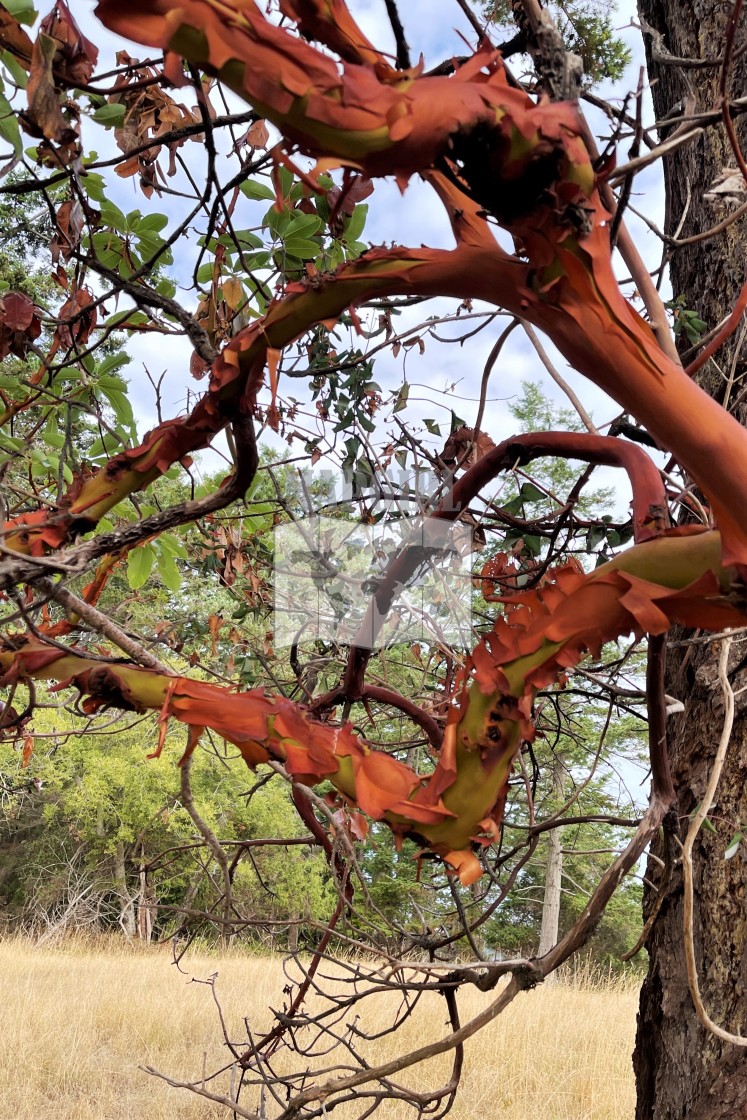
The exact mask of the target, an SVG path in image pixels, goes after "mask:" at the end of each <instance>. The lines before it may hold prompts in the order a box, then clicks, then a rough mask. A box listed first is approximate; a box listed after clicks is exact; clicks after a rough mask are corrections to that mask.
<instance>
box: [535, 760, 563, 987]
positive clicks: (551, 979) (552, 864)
mask: <svg viewBox="0 0 747 1120" xmlns="http://www.w3.org/2000/svg"><path fill="white" fill-rule="evenodd" d="M564 773H565V767H564V765H563V759H562V757H561V756H560V755H557V754H556V755H555V762H554V764H553V770H552V789H553V806H554V807H559V806H560V805H561V804H562V801H563V775H564ZM562 833H563V829H562V828H553V829H552V830H551V832H550V835H549V837H548V847H547V861H546V863H545V893H544V895H543V897H542V925H541V927H540V939H539V949H538V950H537V955H538V956H540V957H542V956H544V955H545V953H549V951H550V950H551V949H552V947H553V945H556V944H557V941H558V932H559V929H560V890H561V886H562V880H563V849H562ZM556 979H557V976H556V974H555V973H554V972H551V973H550V975H549V976H547V977H546V979H545V984H554V983H555V981H556Z"/></svg>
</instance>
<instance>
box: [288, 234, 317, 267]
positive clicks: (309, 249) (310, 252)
mask: <svg viewBox="0 0 747 1120" xmlns="http://www.w3.org/2000/svg"><path fill="white" fill-rule="evenodd" d="M285 251H286V253H287V254H288V256H289V257H298V258H299V259H300V260H302V261H304V260H310V259H312V258H313V257H317V256H319V252H320V249H319V246H318V245H317V243H316V241H308V240H307V239H306V238H304V237H289V238H288V240H287V241H286V242H285Z"/></svg>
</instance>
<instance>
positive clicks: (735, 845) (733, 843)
mask: <svg viewBox="0 0 747 1120" xmlns="http://www.w3.org/2000/svg"><path fill="white" fill-rule="evenodd" d="M743 840H744V833H743V832H735V833H734V835H733V836H732V838H731V840H730V841H729V844H728V847H727V849H726V851H725V852H724V859H733V857H734V856H735V855H736V854H737V852H738V851H739V846H740V844H741V843H742V841H743Z"/></svg>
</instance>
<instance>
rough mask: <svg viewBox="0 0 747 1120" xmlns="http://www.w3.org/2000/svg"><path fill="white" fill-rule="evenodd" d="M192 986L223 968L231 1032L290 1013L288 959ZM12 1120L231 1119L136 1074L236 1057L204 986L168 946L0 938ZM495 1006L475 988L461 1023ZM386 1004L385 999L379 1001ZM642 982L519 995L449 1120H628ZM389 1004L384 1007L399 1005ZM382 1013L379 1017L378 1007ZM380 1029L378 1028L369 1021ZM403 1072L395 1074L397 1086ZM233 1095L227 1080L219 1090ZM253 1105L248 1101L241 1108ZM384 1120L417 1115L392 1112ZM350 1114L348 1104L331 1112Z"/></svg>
mask: <svg viewBox="0 0 747 1120" xmlns="http://www.w3.org/2000/svg"><path fill="white" fill-rule="evenodd" d="M184 967H186V968H187V969H188V971H189V974H190V975H191V976H195V977H198V978H207V977H208V976H210V975H212V974H213V973H215V972H218V973H219V980H218V991H219V994H220V999H221V1004H222V1006H223V1009H224V1013H225V1015H226V1019H227V1021H228V1024H229V1030H230V1031H231V1033H232V1037H233V1038H234V1039H236V1040H241V1039H243V1038H245V1037H246V1034H245V1030H244V1028H243V1017H244V1015H247V1014H248V1015H250V1016H251V1021H252V1027H253V1029H256V1030H261V1029H262V1027H263V1026H267V1025H269V1023H270V1017H269V1013H268V1011H267V1008H268V1005H269V1004H272V1005H274V1006H280V1005H281V1004H282V995H281V989H282V979H281V971H280V962H279V961H277V960H271V959H256V958H252V957H247V956H242V955H239V954H238V953H231V954H229V955H227V956H226V957H220V958H218V957H210V956H203V957H199V956H196V955H192V956H191V957H190V958H189V961H188V963H186V964H185V965H184ZM0 977H2V980H0V1008H2V1010H1V1012H0V1014H1V1017H2V1019H1V1021H2V1029H3V1037H2V1046H1V1047H0V1101H2V1103H3V1108H2V1115H3V1116H7V1117H13V1118H14V1120H32V1118H33V1120H36V1118H38V1117H40V1116H43V1117H44V1118H45V1120H131V1118H144V1120H167V1118H168V1120H208V1118H213V1117H221V1118H223V1120H226V1118H227V1117H229V1116H230V1113H229V1112H228V1111H226V1110H225V1109H223V1108H221V1107H220V1106H218V1105H213V1104H211V1103H209V1102H207V1101H204V1100H202V1099H200V1098H198V1097H195V1096H193V1095H192V1094H190V1093H188V1092H186V1091H184V1090H176V1089H172V1088H170V1087H169V1086H167V1085H166V1084H164V1083H163V1082H161V1081H158V1080H157V1079H155V1078H153V1077H151V1076H149V1075H147V1074H145V1073H143V1072H141V1071H140V1070H139V1069H138V1066H140V1065H152V1066H155V1067H156V1068H158V1069H159V1070H161V1071H163V1072H166V1073H168V1074H169V1075H171V1076H173V1077H176V1078H184V1079H194V1078H196V1077H198V1076H199V1074H200V1070H201V1067H202V1060H203V1058H202V1056H203V1053H205V1054H206V1068H207V1069H208V1070H209V1069H211V1068H215V1067H217V1066H218V1065H220V1064H221V1063H222V1062H224V1061H225V1060H226V1050H225V1048H224V1046H223V1044H222V1037H221V1033H220V1028H219V1024H218V1021H217V1016H216V1012H215V1006H214V1004H213V1002H212V997H211V994H210V990H209V988H208V987H207V986H205V985H202V984H196V983H190V982H189V976H183V975H180V974H179V972H177V970H176V968H175V967H174V966H173V965H172V964H171V958H170V955H169V953H168V952H166V951H165V950H163V949H161V950H159V949H151V950H137V949H128V948H126V947H123V946H122V945H121V943H119V942H116V943H113V944H112V945H111V946H103V947H102V946H101V945H98V946H97V945H96V944H93V945H91V944H85V943H77V944H76V943H72V944H70V943H68V944H66V945H64V946H62V947H59V948H49V947H48V946H45V947H43V948H41V949H38V950H36V949H34V947H33V946H32V945H31V944H30V943H28V942H25V941H21V940H7V941H4V942H0ZM490 999H491V996H490V995H484V994H482V993H479V992H476V991H470V992H468V993H465V995H464V996H463V997H462V998H461V999H460V1011H461V1015H462V1020H463V1021H466V1020H467V1019H468V1018H470V1017H471V1016H472V1015H474V1014H476V1013H477V1012H478V1011H479V1010H480V1009H481V1008H482V1007H484V1006H485V1004H486V1003H487V1002H488V1001H489V1000H490ZM386 1000H391V997H390V996H389V995H386V996H385V997H384V1001H386ZM636 1002H637V997H636V992H635V989H634V987H632V986H630V985H628V986H627V987H621V986H599V985H596V986H592V985H589V984H588V983H584V982H575V983H574V982H571V983H567V984H559V985H557V986H555V987H554V988H544V989H543V988H539V989H537V990H535V991H533V992H527V993H522V995H521V996H520V997H519V998H518V999H517V1000H516V1001H515V1002H514V1003H513V1004H512V1005H511V1006H510V1007H509V1008H508V1009H507V1010H506V1011H505V1012H504V1014H503V1015H502V1016H501V1017H500V1018H499V1019H498V1020H497V1022H495V1023H493V1024H492V1025H491V1026H490V1027H489V1028H487V1029H486V1030H485V1031H483V1032H482V1033H481V1034H479V1035H478V1036H477V1037H476V1038H474V1039H473V1040H472V1041H471V1042H470V1043H468V1044H467V1054H466V1062H465V1067H466V1074H465V1078H464V1083H463V1087H462V1091H461V1093H460V1095H459V1097H458V1098H457V1104H456V1106H455V1108H454V1111H453V1113H452V1115H453V1117H454V1120H494V1117H495V1116H496V1115H498V1116H500V1117H501V1118H502V1120H529V1118H530V1117H531V1118H532V1120H534V1118H535V1117H537V1116H542V1117H543V1120H587V1118H588V1120H630V1118H631V1117H632V1116H633V1111H634V1098H633V1078H632V1071H631V1066H630V1053H631V1049H632V1045H633V1033H634V1026H635V1009H636ZM391 1008H392V1004H391V1002H390V1003H389V1006H388V1010H389V1011H391ZM373 1014H380V1015H381V1016H382V1019H381V1022H382V1024H383V1017H384V1016H385V1015H386V1014H387V1007H386V1006H385V1004H384V1003H382V1005H381V1007H380V1010H379V1011H374V1012H373ZM444 1020H445V1005H444V1002H443V1000H442V999H441V998H440V997H438V996H434V997H433V998H432V1000H431V1003H430V1004H429V1005H428V1006H426V1007H421V1009H420V1010H419V1015H418V1017H417V1019H416V1020H415V1021H413V1022H411V1023H408V1024H407V1025H406V1028H405V1029H404V1030H403V1031H402V1032H401V1033H400V1034H398V1036H397V1038H396V1039H394V1038H391V1037H389V1038H386V1039H384V1040H383V1041H381V1042H380V1043H377V1048H376V1050H375V1052H372V1051H369V1052H368V1056H369V1058H370V1057H373V1056H374V1053H375V1058H374V1060H377V1061H385V1060H387V1059H389V1058H391V1057H394V1056H395V1055H396V1054H397V1053H401V1052H402V1051H403V1050H404V1049H405V1048H409V1047H410V1046H418V1045H422V1044H423V1043H424V1042H425V1041H426V1040H430V1039H433V1038H436V1037H438V1036H439V1035H440V1034H442V1033H444V1030H445V1022H444ZM369 1025H370V1021H369ZM448 1066H449V1061H448V1059H433V1060H432V1062H431V1063H428V1064H427V1067H426V1068H423V1067H419V1068H418V1070H417V1072H414V1073H413V1072H412V1071H409V1082H410V1084H413V1085H416V1086H417V1087H418V1088H419V1089H420V1090H421V1091H422V1090H423V1089H424V1088H425V1087H426V1086H427V1085H433V1086H434V1087H435V1086H436V1085H437V1084H439V1083H440V1082H441V1081H442V1080H443V1079H444V1074H445V1071H446V1070H447V1069H448ZM407 1080H408V1078H407V1077H406V1076H405V1075H400V1081H401V1082H402V1083H406V1082H407ZM226 1090H227V1084H225V1083H224V1087H223V1089H222V1091H226ZM244 1103H245V1107H249V1106H250V1104H252V1103H253V1102H250V1101H249V1100H246V1102H244ZM377 1115H378V1116H379V1117H380V1118H381V1120H384V1117H386V1120H400V1117H401V1118H404V1117H408V1120H409V1118H411V1117H412V1116H413V1115H414V1113H413V1112H412V1109H409V1108H407V1107H406V1106H405V1105H403V1104H400V1103H397V1102H391V1103H389V1104H388V1106H387V1108H386V1111H384V1110H381V1111H380V1112H379V1113H378V1114H377ZM335 1116H336V1117H338V1116H339V1117H340V1120H342V1110H340V1111H339V1113H338V1112H337V1111H336V1112H335Z"/></svg>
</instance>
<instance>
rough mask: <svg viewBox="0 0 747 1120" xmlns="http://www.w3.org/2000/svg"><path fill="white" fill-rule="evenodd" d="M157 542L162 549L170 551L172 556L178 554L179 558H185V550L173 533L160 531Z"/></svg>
mask: <svg viewBox="0 0 747 1120" xmlns="http://www.w3.org/2000/svg"><path fill="white" fill-rule="evenodd" d="M158 543H159V545H160V546H161V548H162V549H164V551H166V552H168V553H170V554H171V555H172V556H178V557H179V559H180V560H186V559H187V550H186V548H185V547H184V545H183V544H182V542H181V541H180V540H179V538H178V537H175V536H174V534H173V533H161V535H160V537H159V538H158Z"/></svg>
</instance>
